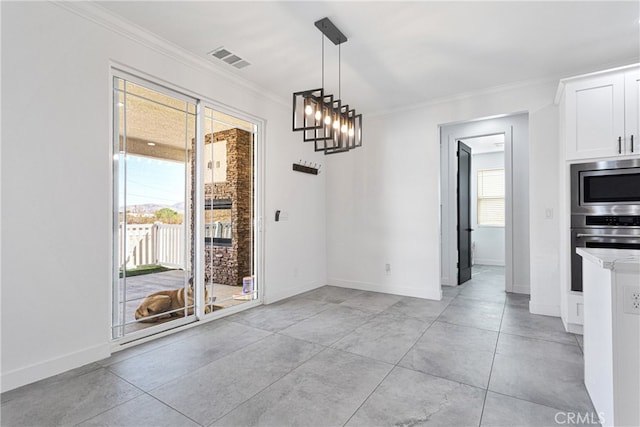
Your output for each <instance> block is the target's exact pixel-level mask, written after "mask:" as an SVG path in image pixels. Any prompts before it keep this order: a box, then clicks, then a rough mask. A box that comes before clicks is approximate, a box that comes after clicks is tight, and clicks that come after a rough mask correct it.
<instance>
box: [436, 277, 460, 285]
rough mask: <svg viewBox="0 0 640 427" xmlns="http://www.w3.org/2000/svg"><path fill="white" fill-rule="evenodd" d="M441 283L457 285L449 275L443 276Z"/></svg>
mask: <svg viewBox="0 0 640 427" xmlns="http://www.w3.org/2000/svg"><path fill="white" fill-rule="evenodd" d="M440 284H441V285H444V286H456V285H457V283H453V280H450V279H449V277H441V278H440Z"/></svg>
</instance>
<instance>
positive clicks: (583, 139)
mask: <svg viewBox="0 0 640 427" xmlns="http://www.w3.org/2000/svg"><path fill="white" fill-rule="evenodd" d="M639 81H640V68H638V67H634V68H631V69H629V68H626V69H622V70H616V71H611V72H604V73H597V74H595V75H590V76H584V77H577V78H572V79H566V80H564V81H563V83H564V85H565V87H564V129H565V153H566V159H567V160H580V159H596V158H602V157H618V156H638V155H640V147H639V145H638V141H637V140H638V122H639V118H638V114H639V111H640V110H639V109H638V98H639V97H638V91H639V90H640V83H639Z"/></svg>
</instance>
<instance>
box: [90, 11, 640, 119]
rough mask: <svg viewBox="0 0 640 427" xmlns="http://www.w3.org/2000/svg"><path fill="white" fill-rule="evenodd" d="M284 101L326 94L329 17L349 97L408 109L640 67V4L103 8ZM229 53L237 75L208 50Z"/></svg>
mask: <svg viewBox="0 0 640 427" xmlns="http://www.w3.org/2000/svg"><path fill="white" fill-rule="evenodd" d="M98 4H99V5H100V6H102V7H103V8H105V9H107V10H108V11H109V12H111V13H113V14H116V15H119V16H120V17H122V18H124V19H125V20H128V21H130V22H132V23H134V24H136V25H137V26H139V27H142V28H144V29H146V30H148V31H150V32H152V33H155V34H156V35H158V36H160V37H161V38H164V39H166V40H168V41H170V42H172V43H174V44H175V45H178V46H180V47H182V48H183V49H185V50H188V51H190V52H192V53H193V54H195V55H197V56H199V57H202V58H208V60H210V61H211V62H212V63H213V64H215V65H216V66H219V67H221V68H223V69H225V70H227V71H228V72H230V73H233V74H235V75H237V76H239V77H241V78H243V79H245V80H247V81H249V82H251V83H252V84H253V85H256V86H259V87H261V88H264V89H266V90H267V91H269V92H270V93H271V94H272V95H275V96H277V97H279V98H281V99H282V100H283V101H286V102H289V100H290V99H291V93H292V92H295V91H300V90H305V89H313V88H316V87H320V86H321V79H322V78H321V75H322V67H321V57H322V55H321V52H322V51H321V41H322V37H323V36H322V35H321V33H320V31H319V30H318V29H316V27H315V26H314V25H313V24H314V22H315V21H316V20H318V19H321V18H323V17H325V16H326V17H329V18H330V19H331V20H332V21H333V23H334V24H335V25H336V26H337V27H338V28H339V29H340V30H341V31H342V32H343V33H344V34H345V35H346V36H347V37H348V39H349V41H348V42H346V43H343V44H342V45H341V50H342V51H341V76H342V79H341V80H342V94H341V95H342V99H343V100H344V101H346V102H348V103H349V104H350V105H351V106H352V107H355V108H356V109H357V110H358V112H363V113H365V114H366V113H373V112H383V111H390V110H394V109H400V108H405V107H407V106H413V105H417V104H422V103H427V102H431V101H434V100H438V99H444V98H449V97H452V96H457V95H464V94H470V93H474V92H477V91H480V90H485V89H488V88H494V87H499V86H503V85H511V84H520V83H525V82H530V81H537V80H547V79H558V78H562V77H568V76H572V75H575V74H582V73H586V72H591V71H597V70H600V69H603V68H608V67H614V66H618V65H626V64H630V63H634V62H640V23H639V19H640V10H639V9H640V6H639V4H640V2H638V1H621V2H617V1H601V2H598V1H570V2H559V1H539V2H523V1H499V2H485V1H470V2H459V1H446V2H445V1H413V2H400V1H376V2H363V1H346V2H345V1H326V2H310V1H260V2H244V1H233V2H226V1H196V2H189V1H160V2H147V1H144V2H141V1H117V2H108V1H104V2H98ZM219 47H224V48H226V49H227V50H229V51H231V52H233V53H234V54H236V55H238V56H240V57H242V58H243V59H245V60H247V61H248V62H249V63H251V65H250V66H248V67H245V68H242V69H236V68H234V67H233V66H231V65H228V64H226V63H224V62H222V61H220V60H218V59H216V58H213V57H212V56H210V55H209V54H208V53H209V52H211V51H213V50H214V49H217V48H219ZM337 59H338V48H337V46H335V45H333V44H332V43H331V42H329V41H328V40H326V41H325V88H326V89H327V91H328V92H329V93H333V94H334V95H336V96H337V95H338V79H337V75H338V60H337Z"/></svg>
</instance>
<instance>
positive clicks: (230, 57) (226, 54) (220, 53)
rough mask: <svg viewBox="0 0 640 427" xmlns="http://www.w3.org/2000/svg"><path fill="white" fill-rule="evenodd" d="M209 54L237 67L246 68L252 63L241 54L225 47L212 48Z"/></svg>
mask: <svg viewBox="0 0 640 427" xmlns="http://www.w3.org/2000/svg"><path fill="white" fill-rule="evenodd" d="M209 55H211V56H212V57H214V58H216V59H220V60H222V61H224V62H226V63H227V64H229V65H233V66H234V67H236V68H244V67H246V66H248V65H251V64H250V63H249V62H248V61H246V60H244V59H242V58H241V57H240V56H238V55H236V54H235V53H233V52H230V51H229V50H227V49H225V48H223V47H219V48H218V49H215V50H212V51H211V52H209Z"/></svg>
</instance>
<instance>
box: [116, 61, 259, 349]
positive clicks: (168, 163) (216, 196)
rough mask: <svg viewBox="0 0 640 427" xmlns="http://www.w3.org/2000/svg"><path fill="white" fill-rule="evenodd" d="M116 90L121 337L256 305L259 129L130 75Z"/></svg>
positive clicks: (123, 339)
mask: <svg viewBox="0 0 640 427" xmlns="http://www.w3.org/2000/svg"><path fill="white" fill-rule="evenodd" d="M113 88H114V91H113V124H114V129H113V135H114V138H113V153H114V154H113V177H114V186H113V188H114V194H113V205H114V209H113V289H112V293H113V314H112V338H113V339H115V340H118V341H120V342H128V341H131V340H135V339H138V338H141V337H144V336H147V335H150V334H155V333H158V332H161V331H163V330H165V329H169V328H174V327H176V326H180V325H183V324H186V323H189V322H193V321H196V320H197V319H198V318H199V317H200V318H201V317H202V316H205V317H206V316H209V318H210V317H211V316H215V315H216V313H218V314H219V311H220V310H222V309H227V310H226V312H232V311H237V310H238V309H240V308H238V307H237V306H238V305H245V306H246V303H248V302H251V301H255V300H256V299H257V298H258V289H259V277H257V275H256V259H258V258H257V256H256V254H257V249H256V248H257V234H256V206H257V204H256V200H257V197H256V188H257V185H256V177H257V174H256V164H257V162H256V158H257V155H256V153H257V150H256V130H257V126H256V125H255V124H254V123H252V122H249V121H246V120H244V119H242V118H239V117H235V116H233V115H230V114H227V113H225V112H222V111H219V109H216V108H215V107H213V106H211V105H207V104H206V103H205V102H203V101H202V100H198V99H195V98H192V97H189V96H187V95H184V94H182V93H178V92H175V91H173V90H170V89H168V88H165V87H162V86H158V85H156V84H154V83H151V82H149V81H146V80H142V79H139V78H137V77H135V76H131V75H129V74H127V73H124V72H118V73H116V76H115V77H114V79H113Z"/></svg>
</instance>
